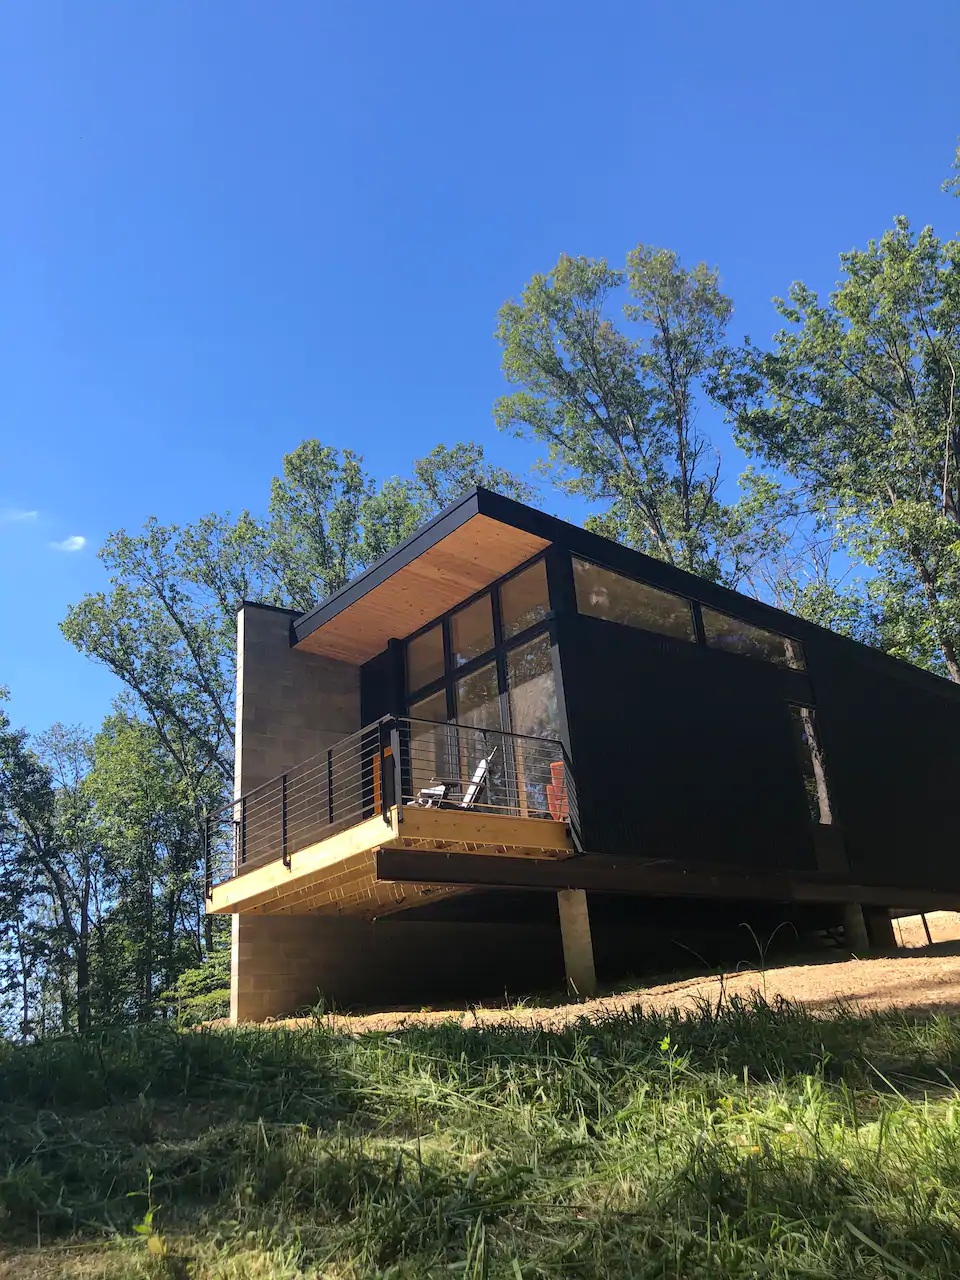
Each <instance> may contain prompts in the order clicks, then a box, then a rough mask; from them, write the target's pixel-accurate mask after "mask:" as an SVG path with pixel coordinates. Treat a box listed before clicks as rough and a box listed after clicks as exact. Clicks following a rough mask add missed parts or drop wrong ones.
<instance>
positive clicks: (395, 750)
mask: <svg viewBox="0 0 960 1280" xmlns="http://www.w3.org/2000/svg"><path fill="white" fill-rule="evenodd" d="M401 751H402V747H401V745H400V725H399V723H398V722H397V721H396V720H391V721H390V754H391V756H392V757H393V768H392V770H391V777H392V778H393V797H394V800H393V802H394V804H395V805H396V806H397V821H398V822H402V821H403V767H402V762H401V755H400V753H401Z"/></svg>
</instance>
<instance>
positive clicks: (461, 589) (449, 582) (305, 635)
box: [292, 489, 552, 663]
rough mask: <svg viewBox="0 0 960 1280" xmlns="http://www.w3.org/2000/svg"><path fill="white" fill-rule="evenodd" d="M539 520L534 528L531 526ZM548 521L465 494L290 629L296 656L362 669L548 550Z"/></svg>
mask: <svg viewBox="0 0 960 1280" xmlns="http://www.w3.org/2000/svg"><path fill="white" fill-rule="evenodd" d="M537 517H539V521H538V519H537ZM540 521H542V522H544V524H546V525H547V526H549V524H551V523H552V521H550V519H549V517H546V518H544V517H543V516H542V515H541V514H540V513H539V512H535V511H533V510H532V509H531V508H529V507H525V506H523V505H522V504H521V503H519V502H513V501H511V500H510V499H509V498H502V497H500V496H499V495H498V494H494V493H490V492H488V491H487V490H485V489H472V490H470V492H469V493H467V494H465V495H464V497H463V498H462V499H461V500H460V501H459V502H457V503H455V504H454V505H453V506H451V507H448V508H447V509H446V510H445V511H443V512H442V513H441V514H440V515H439V516H437V517H436V519H435V520H432V521H431V522H430V523H429V524H427V525H424V526H423V528H422V529H419V530H418V531H417V532H416V533H415V534H413V535H412V536H411V537H409V538H407V539H406V541H405V542H402V543H401V544H400V545H399V546H398V547H395V548H394V550H393V551H391V552H389V553H388V554H387V555H385V556H383V557H382V558H381V559H380V560H378V561H377V562H376V564H374V565H371V567H370V568H369V569H367V570H366V571H365V572H364V573H362V574H360V575H359V576H358V577H357V578H355V579H354V580H353V581H352V582H349V583H347V585H346V586H345V587H343V588H342V589H341V590H340V591H338V592H336V593H335V594H334V595H332V596H330V597H329V598H328V599H327V600H325V601H324V602H323V604H321V605H319V606H318V607H317V608H316V609H314V610H312V611H311V612H310V613H307V614H304V616H303V617H301V618H299V619H297V620H296V621H295V622H294V624H293V633H292V641H293V644H294V645H295V646H296V648H298V649H302V650H305V651H307V652H308V653H317V654H323V655H324V656H326V657H328V658H337V659H339V660H340V661H343V662H351V663H363V662H366V661H368V660H369V659H370V658H373V657H375V656H376V654H378V653H381V652H382V651H383V650H384V649H385V648H386V647H387V642H388V641H389V640H391V639H394V638H396V639H402V638H403V637H404V636H408V635H410V634H411V632H414V631H416V630H418V629H419V628H420V627H422V626H425V625H426V624H427V623H428V622H430V621H432V620H433V619H434V618H436V617H439V616H440V614H442V613H446V611H447V610H448V609H452V608H454V607H455V606H456V605H458V604H460V603H461V601H463V600H466V599H468V598H469V597H470V596H472V595H473V594H474V593H475V592H477V591H482V590H483V588H484V587H487V586H489V585H490V583H491V582H494V581H495V580H496V579H497V578H499V577H502V576H503V574H505V573H509V572H510V570H511V569H515V568H516V567H517V566H518V565H521V564H523V563H524V562H525V561H526V560H529V559H530V558H531V557H532V556H535V555H537V554H538V553H539V552H540V551H543V550H544V548H546V547H547V546H549V545H550V538H549V537H548V536H545V535H546V534H548V533H549V531H550V530H549V527H547V528H543V529H541V530H540V531H538V530H537V528H536V526H537V524H538V523H539V522H540Z"/></svg>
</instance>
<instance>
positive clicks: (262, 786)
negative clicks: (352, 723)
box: [204, 716, 439, 821]
mask: <svg viewBox="0 0 960 1280" xmlns="http://www.w3.org/2000/svg"><path fill="white" fill-rule="evenodd" d="M400 718H401V717H397V716H381V718H380V719H379V720H373V721H371V722H370V724H367V725H364V726H363V728H362V729H355V730H354V731H353V733H348V734H346V735H345V736H344V737H342V738H338V739H337V741H336V742H335V743H334V744H333V746H332V747H324V748H323V750H322V751H315V752H314V754H313V755H312V756H307V757H305V759H303V760H298V761H297V762H296V764H292V765H291V766H290V767H289V769H284V771H283V773H277V774H275V775H274V776H273V777H272V778H268V779H267V780H266V782H258V783H257V785H256V786H255V787H251V788H250V790H249V791H241V792H240V794H239V795H238V796H234V798H233V799H232V800H228V801H227V803H226V804H222V805H221V806H220V808H219V809H208V810H206V811H205V815H204V816H205V817H206V819H207V820H208V821H209V820H210V819H213V818H219V817H220V816H221V815H222V814H225V813H227V812H228V811H229V810H230V809H235V808H236V807H237V805H238V804H239V803H240V802H241V800H251V799H253V797H254V796H257V795H259V794H260V792H261V791H266V790H267V788H268V787H275V786H276V785H277V783H280V784H282V783H283V779H284V778H289V776H290V774H291V773H293V772H294V771H295V770H296V769H306V768H307V767H308V765H312V764H313V763H314V762H315V761H318V760H326V759H327V757H328V756H329V755H330V753H331V752H332V751H337V750H338V749H339V748H341V747H343V746H345V745H346V744H347V743H348V742H352V741H354V740H362V739H363V738H364V737H365V735H366V734H368V733H371V732H372V731H373V730H374V729H376V728H377V727H378V726H380V725H383V724H386V723H388V722H389V721H390V720H396V719H400ZM425 723H428V724H429V723H432V721H426V722H425ZM438 723H439V722H438ZM326 732H333V730H326Z"/></svg>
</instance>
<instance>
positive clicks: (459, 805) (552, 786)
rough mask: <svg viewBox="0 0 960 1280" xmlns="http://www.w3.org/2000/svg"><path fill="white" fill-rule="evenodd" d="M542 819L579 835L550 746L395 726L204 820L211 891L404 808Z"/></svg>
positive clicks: (401, 721)
mask: <svg viewBox="0 0 960 1280" xmlns="http://www.w3.org/2000/svg"><path fill="white" fill-rule="evenodd" d="M398 802H399V803H400V804H401V806H402V805H417V806H420V807H424V808H442V809H459V810H461V811H464V812H466V811H471V812H476V813H478V814H483V813H487V814H500V815H504V816H509V817H518V818H543V819H552V820H553V821H557V822H563V823H566V824H567V825H568V826H569V827H570V829H571V831H572V832H573V833H574V838H575V839H576V832H577V829H578V820H577V804H576V789H575V787H574V785H573V778H572V775H571V772H570V767H569V764H568V762H567V760H566V757H565V755H564V751H563V747H562V745H561V744H560V743H559V742H557V741H555V740H554V739H551V738H539V737H531V736H524V735H522V734H513V733H507V732H505V731H504V730H501V729H485V728H482V727H476V726H472V725H461V724H438V723H435V722H433V721H428V720H412V719H409V718H400V717H387V718H385V719H383V720H380V721H378V722H376V723H375V724H372V725H368V726H367V727H366V728H364V729H361V730H360V731H359V732H358V733H354V734H351V735H350V736H349V737H346V738H343V739H341V740H340V741H339V742H337V743H336V744H335V745H334V746H332V747H330V748H329V750H327V751H323V752H320V753H319V754H318V755H315V756H311V757H310V759H309V760H305V761H303V762H302V763H301V764H298V765H296V766H295V767H293V768H291V769H289V770H288V771H287V772H286V773H285V774H282V775H281V776H280V777H278V778H273V779H271V781H270V782H266V783H264V784H263V785H262V786H260V787H257V788H256V789H255V790H253V791H250V792H248V793H247V794H245V795H242V796H240V797H238V798H237V799H236V800H234V801H232V802H231V803H230V804H228V805H225V806H224V807H223V808H222V809H219V810H217V811H216V812H215V813H212V814H210V815H209V816H208V818H207V821H206V831H205V840H206V884H207V894H208V896H209V894H210V893H211V891H212V889H213V886H214V885H216V884H220V883H222V882H223V881H224V880H229V879H231V878H233V877H234V876H238V875H242V874H243V873H244V872H246V871H250V870H252V869H253V868H254V867H258V866H261V865H262V864H263V863H266V862H272V861H274V860H276V859H283V861H284V863H286V864H287V865H289V860H290V855H291V853H293V852H294V851H296V850H298V849H304V848H306V847H307V846H308V845H311V844H315V843H316V842H317V841H319V840H322V839H325V838H326V837H327V836H330V835H333V834H334V833H335V832H337V831H340V830H343V829H344V828H346V827H351V826H355V825H356V824H357V823H358V822H362V821H364V820H365V819H366V818H371V817H375V816H377V815H379V816H381V817H383V818H384V820H385V821H387V822H389V821H390V812H391V810H392V808H393V807H394V806H395V805H397V804H398Z"/></svg>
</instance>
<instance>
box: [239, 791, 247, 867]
mask: <svg viewBox="0 0 960 1280" xmlns="http://www.w3.org/2000/svg"><path fill="white" fill-rule="evenodd" d="M246 861H247V797H246V796H241V797H240V865H241V867H242V866H244V865H245V864H246Z"/></svg>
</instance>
